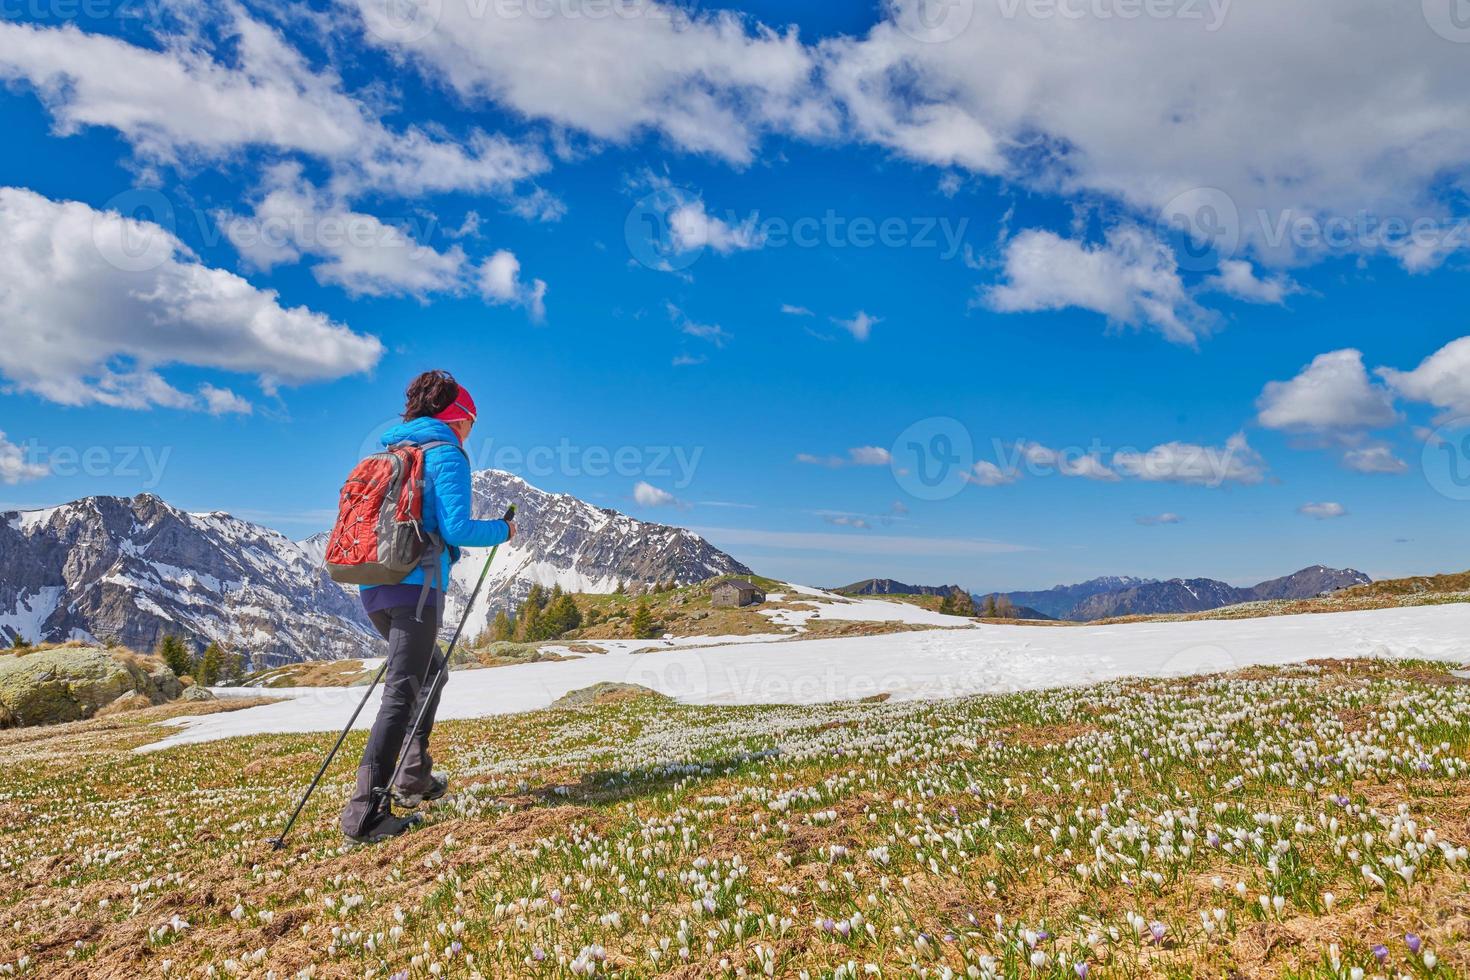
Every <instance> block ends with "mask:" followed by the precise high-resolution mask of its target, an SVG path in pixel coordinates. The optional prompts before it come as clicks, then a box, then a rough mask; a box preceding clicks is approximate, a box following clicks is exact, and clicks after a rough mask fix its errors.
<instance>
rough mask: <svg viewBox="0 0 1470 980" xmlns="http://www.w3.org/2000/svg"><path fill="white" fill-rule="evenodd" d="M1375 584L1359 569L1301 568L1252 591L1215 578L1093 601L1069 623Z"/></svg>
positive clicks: (1160, 585) (1073, 614)
mask: <svg viewBox="0 0 1470 980" xmlns="http://www.w3.org/2000/svg"><path fill="white" fill-rule="evenodd" d="M1371 581H1372V580H1371V579H1370V578H1368V576H1366V575H1364V574H1363V573H1362V572H1360V571H1357V570H1356V569H1352V568H1341V569H1339V568H1327V567H1326V566H1323V565H1313V566H1311V567H1310V568H1303V569H1302V570H1301V571H1298V572H1293V573H1292V574H1290V575H1284V576H1282V577H1281V578H1275V579H1271V580H1270V581H1267V582H1262V583H1260V584H1259V585H1254V586H1250V587H1248V588H1236V587H1235V586H1232V585H1229V584H1227V583H1225V582H1221V581H1218V580H1217V579H1209V578H1192V579H1177V578H1176V579H1170V580H1169V581H1167V582H1148V583H1144V584H1142V585H1137V586H1134V587H1132V588H1129V589H1122V590H1120V591H1117V592H1106V593H1103V594H1101V595H1095V596H1092V597H1090V598H1088V599H1086V600H1084V601H1082V602H1079V603H1078V604H1077V605H1076V606H1075V607H1073V609H1072V611H1071V612H1070V613H1069V614H1068V616H1067V618H1068V619H1080V620H1091V619H1106V618H1108V617H1111V616H1138V615H1150V614H1155V613H1190V612H1205V611H1207V610H1210V609H1219V608H1221V607H1222V606H1233V605H1236V604H1237V603H1241V602H1256V601H1260V600H1266V599H1310V598H1312V597H1313V596H1318V595H1321V594H1322V593H1324V592H1335V591H1337V590H1338V589H1343V588H1348V587H1350V586H1354V585H1364V584H1367V583H1369V582H1371Z"/></svg>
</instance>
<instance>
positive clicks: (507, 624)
mask: <svg viewBox="0 0 1470 980" xmlns="http://www.w3.org/2000/svg"><path fill="white" fill-rule="evenodd" d="M515 628H516V627H515V622H514V621H513V620H512V619H511V618H510V617H509V616H508V615H506V612H505V610H504V609H502V610H500V612H498V613H496V614H495V621H494V622H493V623H492V624H491V625H490V639H491V640H495V641H503V640H509V639H511V638H512V637H514V636H515Z"/></svg>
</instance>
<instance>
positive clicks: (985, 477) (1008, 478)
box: [969, 459, 1021, 487]
mask: <svg viewBox="0 0 1470 980" xmlns="http://www.w3.org/2000/svg"><path fill="white" fill-rule="evenodd" d="M1020 478H1021V476H1020V474H1019V473H1017V472H1016V471H1015V470H1003V469H1001V468H1000V467H999V466H996V465H995V464H994V463H992V462H990V461H989V460H988V459H982V460H980V462H978V463H976V464H975V465H974V467H973V468H972V469H971V470H970V474H969V480H970V482H971V483H973V484H975V485H976V486H980V487H1003V486H1005V485H1006V484H1008V483H1015V482H1016V481H1017V480H1019V479H1020Z"/></svg>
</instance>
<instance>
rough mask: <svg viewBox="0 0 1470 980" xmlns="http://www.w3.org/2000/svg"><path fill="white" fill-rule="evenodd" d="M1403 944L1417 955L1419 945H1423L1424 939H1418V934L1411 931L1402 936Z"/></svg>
mask: <svg viewBox="0 0 1470 980" xmlns="http://www.w3.org/2000/svg"><path fill="white" fill-rule="evenodd" d="M1404 944H1405V945H1407V946H1408V947H1409V952H1411V953H1413V954H1414V955H1415V956H1418V955H1419V947H1420V946H1423V945H1424V940H1422V939H1420V938H1419V937H1418V936H1416V935H1414V934H1413V933H1412V932H1411V933H1408V934H1407V935H1405V936H1404Z"/></svg>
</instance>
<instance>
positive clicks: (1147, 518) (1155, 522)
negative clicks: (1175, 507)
mask: <svg viewBox="0 0 1470 980" xmlns="http://www.w3.org/2000/svg"><path fill="white" fill-rule="evenodd" d="M1134 522H1135V523H1138V524H1142V525H1143V526H1144V527H1157V526H1159V525H1164V524H1182V523H1184V518H1182V517H1180V516H1179V515H1178V514H1175V513H1172V512H1169V511H1165V512H1164V513H1162V514H1145V515H1143V516H1142V517H1135V518H1134Z"/></svg>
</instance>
